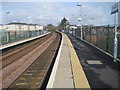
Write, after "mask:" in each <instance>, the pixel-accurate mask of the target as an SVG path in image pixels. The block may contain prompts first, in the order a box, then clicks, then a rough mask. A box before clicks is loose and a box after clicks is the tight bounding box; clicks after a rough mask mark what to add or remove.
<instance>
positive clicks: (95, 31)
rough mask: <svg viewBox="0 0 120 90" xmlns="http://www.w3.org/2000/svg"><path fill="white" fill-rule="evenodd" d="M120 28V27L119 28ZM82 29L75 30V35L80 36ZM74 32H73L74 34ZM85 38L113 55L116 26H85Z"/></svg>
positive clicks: (119, 44) (119, 37) (119, 38)
mask: <svg viewBox="0 0 120 90" xmlns="http://www.w3.org/2000/svg"><path fill="white" fill-rule="evenodd" d="M118 30H120V27H119V28H118ZM80 32H81V29H80V28H78V29H76V30H75V32H74V33H75V35H76V36H78V37H80ZM72 33H73V32H72ZM74 33H73V34H74ZM83 39H84V40H86V41H88V42H90V43H92V44H94V45H95V46H97V47H99V48H101V49H102V50H104V51H106V52H108V53H110V54H112V55H113V52H114V27H113V26H109V25H108V26H84V27H83ZM118 58H120V34H119V35H118Z"/></svg>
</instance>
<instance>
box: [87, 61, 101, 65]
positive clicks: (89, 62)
mask: <svg viewBox="0 0 120 90" xmlns="http://www.w3.org/2000/svg"><path fill="white" fill-rule="evenodd" d="M87 63H88V64H102V62H101V61H100V60H87Z"/></svg>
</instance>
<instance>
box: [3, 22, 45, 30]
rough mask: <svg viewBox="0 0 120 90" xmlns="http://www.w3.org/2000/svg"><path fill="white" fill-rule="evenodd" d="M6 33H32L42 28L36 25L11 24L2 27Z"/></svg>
mask: <svg viewBox="0 0 120 90" xmlns="http://www.w3.org/2000/svg"><path fill="white" fill-rule="evenodd" d="M3 28H4V29H5V30H6V31H34V30H43V26H40V25H38V24H26V23H19V22H12V23H9V24H6V25H4V26H3Z"/></svg>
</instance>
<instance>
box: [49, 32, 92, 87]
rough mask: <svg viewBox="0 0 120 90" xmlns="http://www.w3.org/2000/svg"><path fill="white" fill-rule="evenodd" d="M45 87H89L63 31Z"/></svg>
mask: <svg viewBox="0 0 120 90" xmlns="http://www.w3.org/2000/svg"><path fill="white" fill-rule="evenodd" d="M47 88H88V89H90V85H89V83H88V80H87V78H86V75H85V73H84V71H83V68H82V66H81V64H80V63H79V59H78V57H77V54H76V52H75V50H74V47H73V45H72V43H71V41H70V40H69V38H68V37H67V35H66V34H64V33H62V41H61V45H60V48H59V52H58V55H57V58H56V61H55V64H54V67H53V70H52V73H51V76H50V79H49V81H48V85H47Z"/></svg>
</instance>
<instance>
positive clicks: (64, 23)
mask: <svg viewBox="0 0 120 90" xmlns="http://www.w3.org/2000/svg"><path fill="white" fill-rule="evenodd" d="M67 25H69V22H68V20H67V19H66V18H65V17H64V18H63V19H62V20H61V22H60V24H59V29H60V30H63V29H64V30H66V26H67Z"/></svg>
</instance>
